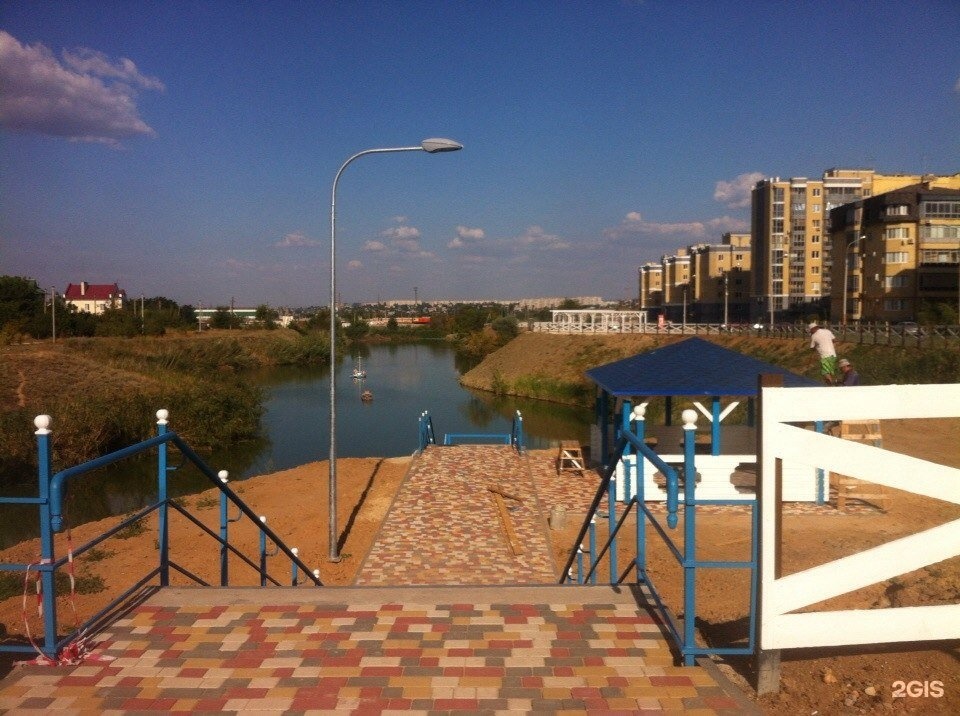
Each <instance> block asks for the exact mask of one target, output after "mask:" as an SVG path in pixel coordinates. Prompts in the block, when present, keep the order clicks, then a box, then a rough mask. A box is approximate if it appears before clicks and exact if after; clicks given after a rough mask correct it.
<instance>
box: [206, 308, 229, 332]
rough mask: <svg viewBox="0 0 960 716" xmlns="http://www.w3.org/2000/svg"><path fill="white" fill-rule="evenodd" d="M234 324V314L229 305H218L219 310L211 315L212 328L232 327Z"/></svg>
mask: <svg viewBox="0 0 960 716" xmlns="http://www.w3.org/2000/svg"><path fill="white" fill-rule="evenodd" d="M233 325H234V321H233V314H232V313H231V311H230V308H229V306H217V310H216V311H214V312H213V315H212V316H210V327H211V328H232V327H233Z"/></svg>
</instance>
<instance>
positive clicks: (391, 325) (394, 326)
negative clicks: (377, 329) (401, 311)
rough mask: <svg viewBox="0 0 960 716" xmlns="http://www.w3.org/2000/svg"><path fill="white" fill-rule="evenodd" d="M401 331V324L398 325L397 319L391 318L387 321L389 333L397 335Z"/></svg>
mask: <svg viewBox="0 0 960 716" xmlns="http://www.w3.org/2000/svg"><path fill="white" fill-rule="evenodd" d="M399 330H400V324H398V323H397V317H396V316H390V318H388V319H387V331H388V332H389V333H396V332H397V331H399Z"/></svg>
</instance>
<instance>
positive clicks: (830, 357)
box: [808, 321, 837, 385]
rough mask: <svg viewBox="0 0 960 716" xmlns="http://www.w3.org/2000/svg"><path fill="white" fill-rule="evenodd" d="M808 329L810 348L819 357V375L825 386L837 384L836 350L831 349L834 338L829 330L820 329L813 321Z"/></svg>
mask: <svg viewBox="0 0 960 716" xmlns="http://www.w3.org/2000/svg"><path fill="white" fill-rule="evenodd" d="M808 328H809V329H810V347H811V348H812V349H814V350H815V351H816V352H817V355H818V356H820V375H822V376H823V381H824V382H825V383H826V384H827V385H835V384H836V382H837V349H836V348H834V347H833V342H834V341H835V340H836V336H834V335H833V332H832V331H831V330H830V329H829V328H821V327H820V326H818V325H817V322H816V321H814V322H813V323H811V324H810V325H809V326H808Z"/></svg>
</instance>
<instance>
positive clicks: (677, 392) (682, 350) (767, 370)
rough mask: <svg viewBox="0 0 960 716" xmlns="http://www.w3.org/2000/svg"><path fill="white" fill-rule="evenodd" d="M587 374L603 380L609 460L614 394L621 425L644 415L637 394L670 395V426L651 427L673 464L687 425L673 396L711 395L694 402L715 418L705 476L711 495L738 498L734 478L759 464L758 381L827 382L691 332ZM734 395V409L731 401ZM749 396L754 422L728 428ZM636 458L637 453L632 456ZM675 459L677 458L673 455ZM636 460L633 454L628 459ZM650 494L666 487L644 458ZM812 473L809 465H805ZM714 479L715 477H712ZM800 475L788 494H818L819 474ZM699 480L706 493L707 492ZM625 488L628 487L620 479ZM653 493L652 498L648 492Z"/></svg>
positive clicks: (702, 440)
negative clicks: (679, 420)
mask: <svg viewBox="0 0 960 716" xmlns="http://www.w3.org/2000/svg"><path fill="white" fill-rule="evenodd" d="M586 374H587V377H588V378H590V380H592V381H593V382H594V383H596V385H597V392H598V395H597V430H595V431H594V437H593V439H592V440H591V443H598V444H595V445H594V444H592V445H591V455H594V456H598V457H599V458H600V460H599V462H601V463H603V462H605V460H606V456H607V455H608V454H609V452H610V449H611V446H612V444H613V440H612V436H611V434H610V431H611V428H612V418H613V416H612V415H610V411H609V404H610V402H611V401H610V398H613V399H615V400H616V403H617V404H618V406H622V408H621V415H620V417H621V421H622V422H621V424H625V423H626V421H628V420H630V419H636V418H637V417H638V415H639V416H641V419H642V415H643V412H644V411H643V410H641V411H640V412H639V414H638V413H637V412H633V413H632V414H630V413H631V412H632V410H631V409H632V402H633V401H634V400H636V399H645V398H652V397H663V398H664V399H665V403H666V405H665V416H666V419H665V425H663V426H646V425H644V430H645V437H646V438H647V441H648V444H651V445H652V446H654V449H655V450H656V451H657V453H658V455H660V456H661V458H663V459H664V460H665V461H666V462H671V461H673V460H676V461H679V460H680V459H681V458H682V455H681V453H682V450H681V442H682V438H683V429H682V427H681V426H679V425H676V426H675V425H672V424H671V413H672V408H673V400H674V398H676V397H690V398H697V397H702V398H709V399H710V407H709V409H708V408H707V407H706V406H704V405H703V404H702V403H700V402H697V401H694V403H693V405H694V406H695V407H696V408H697V410H699V411H700V413H701V414H702V415H703V416H704V417H705V418H706V419H707V420H708V421H709V423H710V431H709V434H707V433H702V434H701V435H699V436H698V443H699V445H698V448H699V449H698V452H701V450H702V451H703V452H704V453H705V454H702V455H698V457H697V472H698V473H700V474H701V483H702V485H701V486H702V487H703V488H704V489H703V492H704V493H706V494H704V495H702V496H703V497H717V498H719V497H731V496H733V495H736V494H739V493H737V492H736V491H735V489H734V487H733V485H732V484H731V481H730V476H731V474H732V473H733V472H734V471H735V470H736V469H737V467H738V466H741V467H742V466H743V465H744V464H752V463H755V462H756V436H755V429H754V425H753V422H754V420H753V419H754V399H755V398H756V396H757V391H758V380H759V376H760V375H762V374H777V375H780V376H782V380H783V385H784V387H788V388H789V387H814V386H818V385H822V384H821V383H818V382H817V381H814V380H811V379H810V378H807V377H805V376H802V375H798V374H796V373H792V372H790V371H788V370H786V369H784V368H781V367H780V366H776V365H773V364H771V363H766V362H764V361H761V360H758V359H756V358H751V357H750V356H746V355H744V354H742V353H738V352H737V351H733V350H730V349H728V348H724V347H723V346H719V345H717V344H715V343H711V342H710V341H706V340H703V339H702V338H687V339H686V340H683V341H679V342H677V343H672V344H670V345H667V346H663V347H661V348H656V349H654V350H652V351H649V352H647V353H641V354H639V355H635V356H632V357H630V358H624V359H623V360H619V361H615V362H613V363H607V364H606V365H602V366H598V367H596V368H591V369H590V370H588V371H587V373H586ZM725 398H726V399H728V400H729V403H728V404H727V406H726V407H724V406H723V405H722V400H723V399H725ZM743 398H746V399H747V400H748V401H749V402H748V405H747V424H746V425H730V426H723V425H722V422H723V420H724V418H726V417H727V416H728V415H729V414H730V413H731V412H732V411H733V409H734V408H735V407H736V406H737V405H739V403H740V401H741V400H742V399H743ZM630 457H631V458H634V459H635V456H632V455H631V456H630ZM668 458H669V459H668ZM628 462H629V460H628ZM642 467H643V478H644V484H645V487H646V488H649V489H645V499H659V497H661V496H662V490H659V489H658V488H657V486H656V483H655V482H654V481H653V469H652V466H651V465H650V464H649V463H648V462H647V461H645V460H644V461H643V465H642ZM619 469H621V468H618V470H619ZM803 472H804V474H807V473H806V471H803ZM708 478H709V479H708ZM794 478H795V479H794V480H792V481H791V480H789V479H788V480H786V482H785V484H786V485H791V484H792V488H791V489H789V490H787V492H789V493H790V495H791V496H792V497H791V496H788V494H787V493H786V492H785V495H784V499H795V500H813V499H817V494H816V493H817V489H816V483H817V481H816V479H815V476H814V479H813V481H812V482H809V484H808V481H807V480H806V479H805V477H801V476H800V475H799V474H797V475H795V476H794ZM701 486H698V488H697V490H698V493H699V492H701ZM618 490H621V491H622V486H621V485H619V484H618ZM648 495H649V497H648Z"/></svg>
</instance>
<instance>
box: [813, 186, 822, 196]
mask: <svg viewBox="0 0 960 716" xmlns="http://www.w3.org/2000/svg"><path fill="white" fill-rule="evenodd" d="M813 196H820V189H819V188H818V187H815V188H814V190H813Z"/></svg>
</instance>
